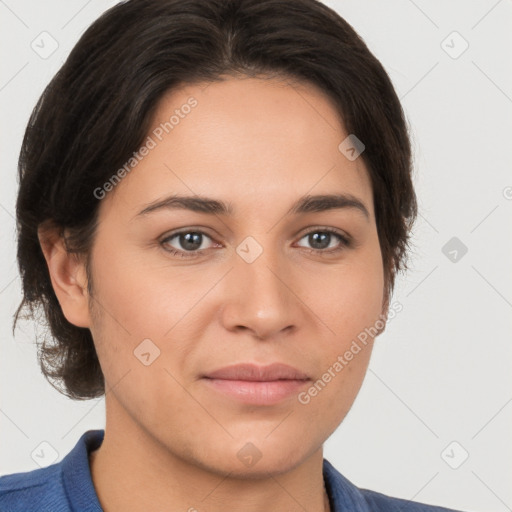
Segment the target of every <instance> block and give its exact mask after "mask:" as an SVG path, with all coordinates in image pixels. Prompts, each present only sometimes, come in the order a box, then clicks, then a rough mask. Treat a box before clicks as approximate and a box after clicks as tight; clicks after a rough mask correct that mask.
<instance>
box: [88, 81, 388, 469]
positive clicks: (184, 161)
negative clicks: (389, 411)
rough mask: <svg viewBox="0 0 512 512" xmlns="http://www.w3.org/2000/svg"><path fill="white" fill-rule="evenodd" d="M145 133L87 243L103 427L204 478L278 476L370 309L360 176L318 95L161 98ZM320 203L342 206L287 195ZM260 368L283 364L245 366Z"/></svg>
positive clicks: (378, 276) (351, 366)
mask: <svg viewBox="0 0 512 512" xmlns="http://www.w3.org/2000/svg"><path fill="white" fill-rule="evenodd" d="M191 97H192V98H193V100H191V99H190V98H191ZM186 105H189V107H186ZM173 115H174V118H172V117H171V116H173ZM170 120H171V121H170ZM166 122H167V125H166V124H165V123H166ZM148 136H149V137H150V138H151V140H149V139H147V140H146V147H147V148H148V150H147V151H145V150H141V151H140V152H139V153H140V155H139V156H140V157H141V158H140V161H138V163H137V165H136V166H135V167H134V168H133V169H132V168H130V167H129V166H128V167H127V168H130V171H129V172H126V175H125V176H124V177H123V179H122V180H121V181H120V182H119V183H117V185H116V186H115V187H113V190H111V191H109V192H108V193H107V194H106V195H105V197H104V198H103V199H102V200H101V206H100V211H99V227H98V231H97V234H96V238H95V242H94V246H93V249H92V260H91V269H92V279H93V290H94V294H93V295H94V297H93V298H92V299H91V300H90V306H91V311H90V313H91V315H90V317H89V320H88V325H89V328H90V329H91V332H92V335H93V338H94V342H95V345H96V349H97V352H98V357H99V360H100V363H101V367H102V370H103V373H104V376H105V381H106V387H107V390H108V393H107V396H106V403H107V428H109V423H108V422H109V421H110V422H111V424H112V425H113V426H112V428H115V429H117V430H119V432H122V431H125V432H126V431H139V432H143V433H144V436H146V437H147V438H151V439H152V440H153V441H154V442H155V443H157V444H158V445H159V446H161V447H163V448H164V452H167V453H168V454H172V455H173V456H175V457H178V458H179V459H180V460H182V461H186V462H188V463H191V464H194V465H196V466H199V467H202V468H206V469H208V470H210V471H215V472H222V473H227V472H235V473H238V474H247V475H248V474H251V475H256V474H259V473H261V474H263V473H268V472H281V471H286V470H287V469H290V468H292V467H294V466H297V465H298V464H300V463H301V461H304V460H305V459H306V458H307V457H309V456H311V455H312V454H314V453H315V452H318V450H320V449H321V445H322V443H323V442H324V441H325V440H326V439H327V438H328V437H329V435H330V434H331V433H332V432H333V431H334V430H335V429H336V428H337V426H338V425H339V424H340V422H341V421H342V420H343V418H344V417H345V415H346V414H347V412H348V410H349V409H350V407H351V405H352V403H353V401H354V399H355V397H356V395H357V393H358V391H359V388H360V386H361V383H362V381H363V377H364V375H365V372H366V369H367V366H368V362H369V358H370V353H371V349H372V341H373V340H372V339H371V338H369V337H368V336H366V341H365V342H364V343H363V342H362V341H361V339H362V338H364V336H361V333H363V332H364V331H365V328H366V329H368V328H369V327H371V326H374V325H376V322H377V323H378V320H379V318H380V314H381V313H382V312H383V310H382V307H383V298H384V276H383V265H382V257H381V252H380V247H379V240H378V234H377V229H376V223H375V216H374V210H373V200H372V189H371V182H370V180H369V176H368V173H367V170H366V168H365V166H364V163H363V161H362V158H360V157H359V158H357V159H355V160H352V159H348V158H347V157H346V156H345V155H344V154H343V153H342V152H341V151H340V150H339V149H338V146H339V145H340V143H341V142H342V141H343V140H344V139H345V138H346V137H347V136H348V133H346V132H345V129H344V127H343V125H342V123H341V121H340V119H339V117H338V115H337V113H336V110H335V109H334V106H333V105H332V104H331V103H330V101H329V99H328V98H327V97H325V96H324V95H323V93H322V92H321V91H319V90H317V89H316V88H314V87H313V86H310V85H307V84H300V85H299V84H294V85H293V86H291V85H289V84H288V83H286V82H285V81H277V80H276V79H272V80H269V79H267V80H262V79H256V78H244V79H240V78H229V79H226V80H225V81H223V82H216V83H210V84H208V85H207V84H200V85H187V86H184V87H182V88H180V89H175V90H173V91H171V92H170V93H169V94H167V95H166V96H165V97H164V98H163V99H162V101H161V102H160V104H159V108H158V110H157V111H156V114H155V116H154V119H153V125H152V127H151V130H150V132H149V133H148ZM143 153H144V154H145V156H143V155H142V154H143ZM132 163H133V162H132ZM122 174H124V173H121V175H122ZM106 188H107V189H109V188H110V187H109V186H108V185H107V187H106ZM326 195H336V196H345V199H346V198H349V199H351V200H352V202H351V203H350V202H347V201H344V202H343V201H340V200H339V198H338V200H336V201H334V200H332V199H331V200H330V201H326V200H325V198H324V200H323V201H321V200H318V198H317V200H315V198H314V197H310V199H309V201H305V198H306V196H326ZM173 196H185V197H186V198H195V200H196V201H195V203H194V204H192V205H191V203H190V202H189V203H187V201H186V200H181V201H177V200H176V199H175V200H174V201H171V200H169V198H172V197H173ZM205 198H208V199H209V200H213V201H214V202H211V201H210V202H209V203H205V202H204V201H203V202H201V201H200V200H204V199H205ZM194 205H195V206H194ZM358 336H359V338H358ZM354 342H355V343H356V345H357V346H358V347H359V350H357V348H355V345H354ZM274 363H281V364H283V365H288V366H290V367H292V368H293V369H295V370H291V371H289V372H288V373H286V372H284V370H283V369H282V368H281V369H280V368H278V367H275V368H274V369H273V370H272V369H271V370H270V372H269V373H265V371H261V372H260V370H261V368H259V369H258V368H256V369H255V366H256V367H267V366H268V365H271V364H274ZM240 364H247V365H252V366H251V367H249V369H248V370H247V368H245V370H244V369H243V368H242V369H238V370H237V369H236V368H235V369H234V370H233V369H231V370H232V371H231V372H229V371H220V370H222V369H225V368H226V367H232V366H233V365H240ZM254 365H255V366H254ZM251 368H252V373H251ZM288 370H289V369H288ZM219 371H220V372H219ZM244 371H245V372H246V373H244ZM272 371H274V372H275V373H272ZM215 372H217V373H215ZM237 372H238V373H237ZM215 377H216V378H215ZM251 379H252V381H251V382H248V381H249V380H251ZM254 379H256V381H255V380H254ZM278 379H281V380H278ZM123 429H124V430H123ZM247 455H249V456H252V457H253V459H251V460H256V463H253V464H252V465H251V464H245V465H244V464H241V461H242V458H243V457H246V456H247ZM241 457H242V458H241ZM260 457H261V458H260ZM257 459H259V460H257ZM247 460H248V459H247Z"/></svg>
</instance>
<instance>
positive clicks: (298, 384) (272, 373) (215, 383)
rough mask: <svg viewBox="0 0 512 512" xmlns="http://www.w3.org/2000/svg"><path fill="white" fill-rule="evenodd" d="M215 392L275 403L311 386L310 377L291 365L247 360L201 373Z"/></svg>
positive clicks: (239, 398) (256, 402)
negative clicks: (248, 361) (265, 363)
mask: <svg viewBox="0 0 512 512" xmlns="http://www.w3.org/2000/svg"><path fill="white" fill-rule="evenodd" d="M202 379H203V381H204V383H205V384H206V385H207V386H208V387H209V388H210V389H211V390H212V391H214V392H217V393H220V394H222V395H224V396H227V397H228V398H231V399H235V400H237V401H240V402H243V403H247V404H252V405H275V404H278V403H279V402H282V401H283V400H285V399H287V398H290V397H292V396H294V395H296V394H297V393H299V391H300V390H301V388H303V387H304V386H306V385H308V384H309V382H310V381H311V378H310V377H309V376H308V375H307V374H306V373H304V372H302V371H300V370H298V369H296V368H293V367H292V366H289V365H286V364H281V363H274V364H271V365H267V366H260V365H256V364H251V363H246V364H238V365H233V366H228V367H225V368H221V369H219V370H215V371H212V372H209V373H208V374H206V375H203V376H202Z"/></svg>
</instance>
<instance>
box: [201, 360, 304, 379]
mask: <svg viewBox="0 0 512 512" xmlns="http://www.w3.org/2000/svg"><path fill="white" fill-rule="evenodd" d="M204 377H206V378H208V379H224V380H245V381H253V382H268V381H275V380H309V376H308V375H306V374H305V373H304V372H301V371H300V370H298V369H297V368H294V367H293V366H289V365H287V364H282V363H272V364H269V365H266V366H261V365H257V364H253V363H242V364H235V365H232V366H226V367H224V368H220V369H219V370H215V371H213V372H209V373H207V374H205V375H204Z"/></svg>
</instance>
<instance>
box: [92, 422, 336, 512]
mask: <svg viewBox="0 0 512 512" xmlns="http://www.w3.org/2000/svg"><path fill="white" fill-rule="evenodd" d="M89 461H90V467H91V476H92V480H93V484H94V487H95V489H96V493H97V495H98V498H99V501H100V504H101V506H102V508H103V510H104V511H105V512H116V511H118V510H130V512H139V511H140V512H143V511H146V510H166V509H170V508H172V509H173V510H187V511H190V512H194V511H197V510H208V511H209V512H221V511H225V510H237V509H240V508H241V504H242V503H243V507H242V508H243V510H244V512H257V511H261V510H266V511H268V512H274V511H275V512H277V511H282V510H287V511H289V512H299V511H300V512H303V511H304V510H309V511H311V512H327V511H329V510H330V508H329V500H328V496H327V493H326V490H325V487H324V480H323V474H322V462H323V455H322V448H319V449H318V450H317V451H315V452H314V453H312V454H311V455H310V456H309V457H308V458H307V459H306V460H304V461H302V462H301V463H300V464H298V465H296V466H295V467H293V468H291V469H287V470H285V471H279V472H277V471H275V472H268V473H266V474H264V475H258V476H257V477H254V476H252V477H247V476H241V475H236V474H235V473H234V471H232V472H230V473H228V474H224V473H220V472H216V471H215V467H213V465H211V464H210V465H209V466H206V465H204V464H203V463H202V461H199V460H194V459H193V457H190V458H189V459H187V460H185V459H184V458H180V457H178V456H176V454H174V453H172V451H171V450H170V449H168V448H167V447H166V446H164V445H162V444H161V443H160V442H159V441H158V440H156V439H155V438H154V437H153V436H151V435H150V434H149V433H148V432H147V431H145V430H144V429H142V428H141V427H139V426H138V425H137V424H135V423H133V422H132V423H125V424H121V423H116V422H111V423H110V424H109V418H108V416H107V426H106V428H105V437H104V440H103V443H102V445H101V446H100V447H99V448H98V449H97V450H96V451H94V452H92V453H91V454H90V457H89Z"/></svg>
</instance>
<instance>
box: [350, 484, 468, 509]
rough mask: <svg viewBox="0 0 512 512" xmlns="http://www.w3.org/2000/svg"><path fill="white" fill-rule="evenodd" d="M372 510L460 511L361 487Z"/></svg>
mask: <svg viewBox="0 0 512 512" xmlns="http://www.w3.org/2000/svg"><path fill="white" fill-rule="evenodd" d="M360 492H361V494H362V495H363V496H364V499H365V501H366V503H367V504H368V506H369V507H370V510H372V511H373V510H375V511H377V510H378V511H382V512H459V511H457V510H453V509H450V508H444V507H439V506H436V505H427V504H425V503H418V502H417V501H410V500H404V499H401V498H393V497H391V496H386V495H385V494H381V493H379V492H375V491H370V490H368V489H360Z"/></svg>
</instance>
